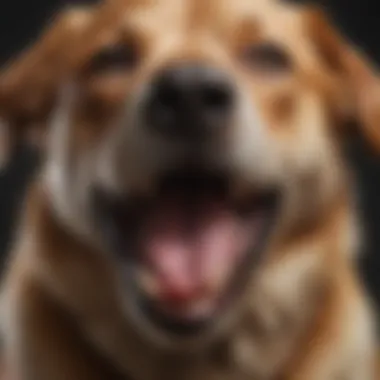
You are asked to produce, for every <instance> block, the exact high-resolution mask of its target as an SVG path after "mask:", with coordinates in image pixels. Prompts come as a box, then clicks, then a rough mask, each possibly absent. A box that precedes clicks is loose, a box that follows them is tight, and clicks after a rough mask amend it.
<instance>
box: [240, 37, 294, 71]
mask: <svg viewBox="0 0 380 380" xmlns="http://www.w3.org/2000/svg"><path fill="white" fill-rule="evenodd" d="M242 61H243V63H244V65H245V66H247V67H248V68H249V69H250V70H252V71H255V72H259V73H285V72H288V71H290V70H291V69H292V62H291V58H290V57H289V55H288V54H287V52H286V51H285V50H284V49H283V48H281V47H280V46H278V45H276V44H274V43H261V44H254V45H251V46H249V47H248V48H246V49H245V50H244V51H243V53H242Z"/></svg>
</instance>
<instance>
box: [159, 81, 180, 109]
mask: <svg viewBox="0 0 380 380" xmlns="http://www.w3.org/2000/svg"><path fill="white" fill-rule="evenodd" d="M179 98H180V94H179V91H178V89H177V88H176V87H175V86H170V85H168V84H166V85H163V86H161V87H160V88H159V94H158V96H157V102H158V105H159V106H160V107H164V108H165V109H167V110H172V111H173V110H175V109H176V108H177V107H178V106H179Z"/></svg>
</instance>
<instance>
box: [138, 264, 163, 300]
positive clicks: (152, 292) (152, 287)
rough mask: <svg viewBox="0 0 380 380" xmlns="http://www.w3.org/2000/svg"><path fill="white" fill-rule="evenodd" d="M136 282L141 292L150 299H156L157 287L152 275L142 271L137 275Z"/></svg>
mask: <svg viewBox="0 0 380 380" xmlns="http://www.w3.org/2000/svg"><path fill="white" fill-rule="evenodd" d="M138 282H139V285H140V287H141V288H142V290H144V292H146V293H147V294H148V295H149V296H151V297H157V296H158V294H159V286H158V283H157V281H156V279H155V278H154V275H153V273H151V272H149V271H147V270H142V271H141V272H140V273H139V275H138Z"/></svg>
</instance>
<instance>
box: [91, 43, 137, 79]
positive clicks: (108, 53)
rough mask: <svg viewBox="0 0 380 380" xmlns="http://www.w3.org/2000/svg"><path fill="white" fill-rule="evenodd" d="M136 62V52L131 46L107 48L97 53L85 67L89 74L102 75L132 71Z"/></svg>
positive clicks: (123, 45)
mask: <svg viewBox="0 0 380 380" xmlns="http://www.w3.org/2000/svg"><path fill="white" fill-rule="evenodd" d="M137 62H138V52H137V49H136V47H135V46H134V45H133V44H130V45H129V44H116V45H111V46H107V47H106V48H104V49H103V50H101V51H100V52H98V53H97V54H96V55H95V56H94V57H93V58H92V59H91V61H90V62H89V64H88V65H87V67H86V72H87V73H89V74H103V73H108V72H114V71H118V72H119V71H126V70H131V69H133V68H134V67H135V66H136V64H137Z"/></svg>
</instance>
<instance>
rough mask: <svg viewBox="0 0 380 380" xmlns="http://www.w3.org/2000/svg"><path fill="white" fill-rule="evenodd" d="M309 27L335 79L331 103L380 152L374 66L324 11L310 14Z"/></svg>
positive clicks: (379, 96) (379, 80) (379, 95)
mask: <svg viewBox="0 0 380 380" xmlns="http://www.w3.org/2000/svg"><path fill="white" fill-rule="evenodd" d="M306 14H307V15H306V28H307V29H308V32H309V35H310V37H311V39H312V41H313V43H314V46H315V48H316V51H317V54H318V56H319V58H320V59H321V63H322V65H323V70H324V72H325V73H326V74H327V75H328V76H330V77H331V78H332V79H333V82H334V88H335V91H334V96H333V97H332V98H331V102H332V103H334V104H333V107H334V109H335V111H336V115H335V116H337V117H338V118H340V120H341V121H342V122H350V121H354V122H355V124H357V125H358V126H359V128H360V132H361V133H362V134H363V136H364V137H365V138H366V139H367V140H368V142H369V143H370V145H371V146H372V147H373V148H374V149H375V150H376V151H377V152H378V153H379V152H380V77H379V75H378V72H377V70H376V69H375V67H374V65H373V64H372V63H371V62H370V61H369V60H368V59H367V58H366V57H365V55H364V54H362V53H361V52H360V51H359V50H358V49H357V48H356V47H354V45H353V44H352V43H350V42H349V41H348V40H347V39H345V38H344V37H343V36H342V35H341V34H340V33H339V31H338V30H336V29H335V28H334V27H333V26H332V25H333V24H332V23H331V22H330V20H329V19H328V17H327V15H326V14H325V13H323V12H322V11H321V10H320V9H317V8H312V9H308V10H307V12H306Z"/></svg>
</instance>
